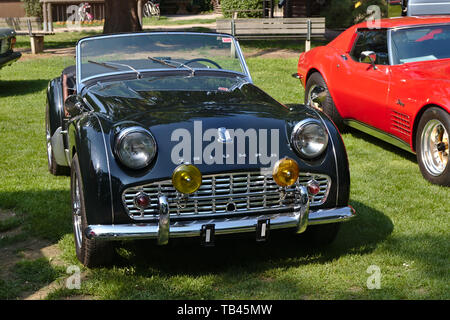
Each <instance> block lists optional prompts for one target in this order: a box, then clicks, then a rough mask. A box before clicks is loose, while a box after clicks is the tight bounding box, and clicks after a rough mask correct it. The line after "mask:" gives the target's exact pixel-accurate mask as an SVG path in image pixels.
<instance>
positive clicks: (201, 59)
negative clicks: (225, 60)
mask: <svg viewBox="0 0 450 320" xmlns="http://www.w3.org/2000/svg"><path fill="white" fill-rule="evenodd" d="M197 61H204V62H209V63H211V64H213V65H215V66H216V67H217V68H219V69H222V67H221V66H219V65H218V64H217V62H214V61H212V60H209V59H206V58H197V59H191V60H188V61H186V62H184V64H189V63H192V62H197ZM180 67H182V66H180ZM178 68H179V67H178Z"/></svg>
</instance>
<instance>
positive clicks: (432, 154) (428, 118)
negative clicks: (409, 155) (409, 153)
mask: <svg viewBox="0 0 450 320" xmlns="http://www.w3.org/2000/svg"><path fill="white" fill-rule="evenodd" d="M449 132H450V116H449V114H448V113H447V112H446V111H444V110H442V109H440V108H437V107H432V108H429V109H428V110H426V111H425V112H424V113H423V115H422V117H421V119H420V121H419V125H418V127H417V134H416V155H417V162H418V164H419V168H420V171H421V172H422V175H423V177H424V178H425V179H426V180H428V181H430V182H431V183H434V184H438V185H442V186H450V165H449V164H448V154H449V148H448V136H449Z"/></svg>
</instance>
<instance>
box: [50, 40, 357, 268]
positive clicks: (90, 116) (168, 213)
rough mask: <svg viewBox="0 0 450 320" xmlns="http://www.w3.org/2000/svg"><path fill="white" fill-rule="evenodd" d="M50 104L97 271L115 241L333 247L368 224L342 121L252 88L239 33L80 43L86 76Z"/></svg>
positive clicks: (56, 167)
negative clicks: (344, 226) (361, 216)
mask: <svg viewBox="0 0 450 320" xmlns="http://www.w3.org/2000/svg"><path fill="white" fill-rule="evenodd" d="M274 81H276V79H274ZM47 98H48V103H47V109H46V133H47V152H48V166H49V170H50V172H51V173H52V174H65V173H70V175H71V195H72V211H73V214H72V216H73V228H74V235H75V244H76V252H77V256H78V259H79V260H80V261H81V262H82V263H83V264H84V265H86V266H97V265H100V264H107V263H108V261H110V259H111V257H112V255H113V245H112V241H111V240H126V239H148V238H154V239H157V242H158V243H159V244H162V245H163V244H166V243H167V242H168V241H169V239H170V238H176V237H198V238H199V242H201V243H203V244H204V245H212V244H214V241H216V240H217V238H218V237H217V236H219V235H223V234H233V233H249V234H252V233H253V236H254V237H255V239H256V240H260V241H262V240H265V239H267V238H268V236H269V231H271V230H275V229H286V232H294V233H295V232H296V233H302V232H304V231H307V233H309V234H310V235H311V239H312V240H314V241H316V242H317V243H320V244H324V243H329V242H331V241H332V240H333V239H334V238H335V236H336V234H337V232H338V228H339V225H340V224H339V223H337V222H343V221H346V220H348V219H350V218H352V217H353V216H354V214H355V213H354V210H353V209H352V208H351V207H349V206H348V200H349V187H350V177H349V169H348V161H347V155H346V151H345V147H344V144H343V141H342V139H341V136H340V134H339V132H338V130H337V129H336V128H335V126H334V124H333V123H332V121H330V120H329V119H328V118H327V117H326V116H325V115H324V114H322V113H320V112H319V111H317V110H315V109H313V108H310V107H307V106H304V105H291V106H286V105H283V104H281V103H279V102H277V101H275V100H274V99H273V98H271V97H270V96H269V95H267V94H266V93H264V92H263V91H262V90H261V89H259V88H258V87H256V86H255V85H253V83H252V79H251V76H250V73H249V71H248V68H247V65H246V63H245V61H244V58H243V55H242V53H241V50H240V47H239V44H238V42H237V41H236V40H235V39H234V38H233V37H232V36H230V35H227V34H216V33H191V32H189V33H185V32H183V33H180V32H178V33H177V32H172V33H166V32H164V33H163V32H156V33H133V34H117V35H104V36H94V37H88V38H84V39H81V40H80V41H79V42H78V44H77V47H76V66H73V67H69V68H66V69H65V70H64V71H63V72H62V75H61V76H60V77H58V78H56V79H53V80H52V81H51V82H50V83H49V86H48V92H47Z"/></svg>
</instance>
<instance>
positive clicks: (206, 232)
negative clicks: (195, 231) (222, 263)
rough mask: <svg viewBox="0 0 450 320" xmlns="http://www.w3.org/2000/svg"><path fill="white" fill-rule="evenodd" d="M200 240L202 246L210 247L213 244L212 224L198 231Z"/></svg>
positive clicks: (213, 226) (213, 232) (213, 227)
mask: <svg viewBox="0 0 450 320" xmlns="http://www.w3.org/2000/svg"><path fill="white" fill-rule="evenodd" d="M200 239H201V244H202V246H205V247H212V246H214V242H215V225H214V224H204V225H202V229H201V231H200Z"/></svg>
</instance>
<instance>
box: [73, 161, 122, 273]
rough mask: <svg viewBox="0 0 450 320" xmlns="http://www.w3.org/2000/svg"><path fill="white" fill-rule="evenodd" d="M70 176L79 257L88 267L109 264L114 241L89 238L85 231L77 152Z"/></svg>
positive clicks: (112, 254) (76, 249)
mask: <svg viewBox="0 0 450 320" xmlns="http://www.w3.org/2000/svg"><path fill="white" fill-rule="evenodd" d="M70 178H71V179H70V193H71V197H72V222H73V233H74V237H75V251H76V254H77V258H78V260H79V261H80V262H81V263H82V264H83V265H84V266H86V267H88V268H92V267H99V266H104V265H108V264H110V263H111V262H112V260H113V257H114V247H113V245H112V243H111V242H109V241H98V240H95V239H88V238H86V236H85V235H84V233H83V232H84V230H85V229H86V227H87V226H88V224H87V218H86V208H85V202H84V192H83V187H82V180H81V172H80V164H79V161H78V155H77V154H75V156H74V157H73V160H72V166H71V176H70Z"/></svg>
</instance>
